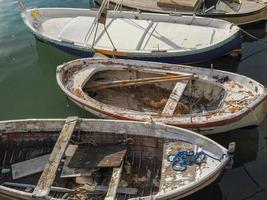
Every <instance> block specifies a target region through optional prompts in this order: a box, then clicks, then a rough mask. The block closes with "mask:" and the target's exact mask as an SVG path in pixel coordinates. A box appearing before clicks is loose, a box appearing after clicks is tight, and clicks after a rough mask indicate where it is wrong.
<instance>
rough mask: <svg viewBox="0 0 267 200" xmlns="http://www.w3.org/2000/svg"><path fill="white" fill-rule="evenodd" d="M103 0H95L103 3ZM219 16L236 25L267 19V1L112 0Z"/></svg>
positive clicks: (163, 10) (149, 9)
mask: <svg viewBox="0 0 267 200" xmlns="http://www.w3.org/2000/svg"><path fill="white" fill-rule="evenodd" d="M102 1H103V0H95V2H96V3H97V4H101V2H102ZM114 7H115V8H116V9H122V7H123V8H124V9H127V10H129V9H130V10H138V11H142V12H154V13H165V14H175V13H176V14H177V13H179V14H181V15H193V14H196V15H198V16H203V17H212V18H219V19H223V20H226V21H229V22H232V23H234V24H236V25H243V24H249V23H252V22H257V21H261V20H266V19H267V4H266V1H264V0H262V1H257V0H241V1H239V0H236V1H228V0H204V1H202V0H146V1H143V0H123V1H121V0H110V8H112V9H113V8H114Z"/></svg>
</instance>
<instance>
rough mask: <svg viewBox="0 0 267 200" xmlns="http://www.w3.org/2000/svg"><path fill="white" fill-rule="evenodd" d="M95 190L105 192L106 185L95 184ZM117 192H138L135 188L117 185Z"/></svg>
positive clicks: (133, 193)
mask: <svg viewBox="0 0 267 200" xmlns="http://www.w3.org/2000/svg"><path fill="white" fill-rule="evenodd" d="M96 191H97V192H104V193H106V192H107V191H108V187H107V186H104V185H97V186H96ZM117 193H118V194H130V195H136V194H137V193H138V189H137V188H128V187H119V188H118V189H117Z"/></svg>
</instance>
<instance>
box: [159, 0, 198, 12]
mask: <svg viewBox="0 0 267 200" xmlns="http://www.w3.org/2000/svg"><path fill="white" fill-rule="evenodd" d="M198 1H199V0H158V1H157V5H158V6H162V7H171V8H177V9H186V10H193V9H194V8H195V6H196V5H197V4H198Z"/></svg>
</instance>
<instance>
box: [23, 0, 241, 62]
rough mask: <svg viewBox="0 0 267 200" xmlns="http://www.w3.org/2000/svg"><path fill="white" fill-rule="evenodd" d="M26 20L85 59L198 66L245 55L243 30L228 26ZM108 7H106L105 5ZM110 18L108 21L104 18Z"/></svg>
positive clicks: (77, 17) (26, 14)
mask: <svg viewBox="0 0 267 200" xmlns="http://www.w3.org/2000/svg"><path fill="white" fill-rule="evenodd" d="M19 2H20V7H21V10H22V13H21V14H22V18H23V20H24V22H25V24H26V26H27V27H28V29H29V30H30V31H31V32H32V33H33V34H34V36H35V37H36V38H37V39H38V40H40V41H42V42H45V43H48V44H50V45H52V46H55V47H57V48H59V49H61V50H63V51H66V52H68V53H70V54H73V55H76V56H80V57H90V56H92V55H94V53H96V52H97V53H101V54H104V55H107V56H110V57H116V58H125V59H136V60H147V61H161V62H167V63H194V62H202V61H206V60H211V59H214V58H218V57H221V56H224V55H225V54H228V53H230V52H232V51H240V49H241V40H240V29H239V28H238V27H237V26H235V25H233V24H231V23H229V22H226V21H223V20H218V19H210V18H201V17H195V16H170V15H163V14H152V13H142V14H140V13H138V12H116V11H114V12H113V11H112V12H108V13H107V14H106V13H104V11H105V7H101V8H100V10H99V11H96V10H88V9H72V8H38V9H29V10H27V9H26V8H25V7H24V5H23V4H22V3H21V0H19ZM103 6H105V4H103ZM103 15H104V16H107V17H106V18H105V17H102V16H103Z"/></svg>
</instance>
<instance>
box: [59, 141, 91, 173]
mask: <svg viewBox="0 0 267 200" xmlns="http://www.w3.org/2000/svg"><path fill="white" fill-rule="evenodd" d="M77 148H78V145H73V144H69V145H68V147H67V149H66V152H65V156H66V159H65V162H64V165H63V168H62V171H61V175H60V178H73V177H82V176H85V177H88V176H92V172H94V171H95V170H94V169H88V168H71V167H69V166H68V165H69V162H70V160H71V158H72V156H73V155H74V153H75V152H76V150H77Z"/></svg>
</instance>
